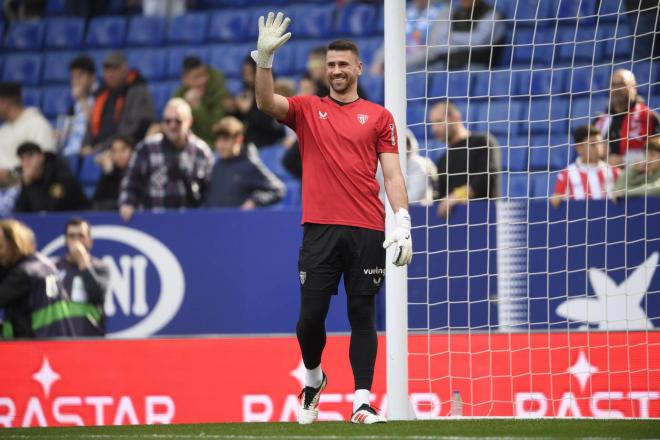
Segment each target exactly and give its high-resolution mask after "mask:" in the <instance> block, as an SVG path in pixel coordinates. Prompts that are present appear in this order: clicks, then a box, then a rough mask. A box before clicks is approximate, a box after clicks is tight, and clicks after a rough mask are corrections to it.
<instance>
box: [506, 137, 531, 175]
mask: <svg viewBox="0 0 660 440" xmlns="http://www.w3.org/2000/svg"><path fill="white" fill-rule="evenodd" d="M519 139H521V138H519ZM512 141H513V139H512ZM513 142H515V141H513ZM515 143H516V144H518V145H511V146H509V147H508V148H507V149H505V150H504V151H502V167H503V169H507V170H509V171H528V170H529V166H528V163H527V159H528V154H529V147H528V146H527V145H526V143H523V142H521V141H518V142H515Z"/></svg>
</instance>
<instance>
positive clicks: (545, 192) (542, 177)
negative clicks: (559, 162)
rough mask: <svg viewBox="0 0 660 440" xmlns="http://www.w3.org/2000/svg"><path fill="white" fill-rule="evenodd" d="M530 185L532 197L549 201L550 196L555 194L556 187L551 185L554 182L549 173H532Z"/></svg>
mask: <svg viewBox="0 0 660 440" xmlns="http://www.w3.org/2000/svg"><path fill="white" fill-rule="evenodd" d="M529 184H530V186H531V188H530V189H529V193H530V194H529V195H530V197H534V198H539V199H547V198H548V196H549V195H550V194H552V193H554V186H553V185H551V184H552V181H551V180H550V174H549V173H530V175H529Z"/></svg>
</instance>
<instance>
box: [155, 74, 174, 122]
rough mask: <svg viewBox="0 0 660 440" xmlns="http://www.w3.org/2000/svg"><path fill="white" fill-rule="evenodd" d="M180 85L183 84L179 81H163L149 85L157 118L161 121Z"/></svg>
mask: <svg viewBox="0 0 660 440" xmlns="http://www.w3.org/2000/svg"><path fill="white" fill-rule="evenodd" d="M180 85H181V83H180V82H179V81H162V82H157V83H151V84H149V90H150V91H151V96H152V97H153V98H154V105H155V106H156V116H157V117H158V118H159V119H160V115H161V114H162V113H163V109H164V108H165V104H166V103H167V101H168V100H169V99H170V98H171V97H172V95H174V92H176V90H177V89H178V88H179V86H180Z"/></svg>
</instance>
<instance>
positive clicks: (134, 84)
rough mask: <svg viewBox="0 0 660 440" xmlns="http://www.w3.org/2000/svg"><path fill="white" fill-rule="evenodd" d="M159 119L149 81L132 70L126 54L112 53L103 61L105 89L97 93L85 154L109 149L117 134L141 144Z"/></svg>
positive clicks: (85, 143) (83, 152)
mask: <svg viewBox="0 0 660 440" xmlns="http://www.w3.org/2000/svg"><path fill="white" fill-rule="evenodd" d="M155 119H156V115H155V108H154V102H153V98H152V97H151V93H150V92H149V88H148V86H147V82H146V80H145V79H144V78H143V77H142V76H141V75H140V73H139V72H138V71H137V70H130V69H129V67H128V61H127V60H126V57H125V56H124V54H122V53H121V52H110V53H109V54H108V55H107V56H106V57H105V60H104V61H103V86H102V88H101V89H100V90H99V91H98V93H97V94H96V100H95V102H94V108H93V109H92V114H91V119H90V123H89V128H88V130H87V135H86V136H85V142H84V147H83V149H82V150H81V153H82V154H83V155H86V154H90V153H93V152H97V151H99V150H101V149H104V148H107V147H108V146H109V144H110V141H111V140H112V138H113V137H114V136H115V135H117V134H119V135H122V136H126V137H127V138H128V139H130V140H131V142H137V141H139V140H141V139H142V138H143V137H144V134H145V133H146V131H147V128H149V125H150V124H151V123H152V122H153V121H154V120H155Z"/></svg>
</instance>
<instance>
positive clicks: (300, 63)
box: [253, 40, 327, 71]
mask: <svg viewBox="0 0 660 440" xmlns="http://www.w3.org/2000/svg"><path fill="white" fill-rule="evenodd" d="M286 44H287V45H290V46H291V47H292V48H293V52H294V57H293V66H294V69H295V70H296V71H305V70H306V69H307V54H308V53H309V51H311V50H312V49H314V48H316V47H319V46H321V47H325V46H326V45H327V41H326V40H290V41H289V42H288V43H286ZM253 47H254V45H253Z"/></svg>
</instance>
